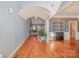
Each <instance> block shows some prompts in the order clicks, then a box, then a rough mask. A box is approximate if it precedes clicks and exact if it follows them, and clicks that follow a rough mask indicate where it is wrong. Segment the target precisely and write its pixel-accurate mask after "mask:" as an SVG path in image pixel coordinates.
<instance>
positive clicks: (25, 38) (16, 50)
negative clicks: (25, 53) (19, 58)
mask: <svg viewBox="0 0 79 59" xmlns="http://www.w3.org/2000/svg"><path fill="white" fill-rule="evenodd" d="M25 40H26V38H25V39H24V41H22V42H21V43H20V44H19V46H18V47H17V48H16V49H15V50H14V51H13V52H12V53H11V54H10V56H8V58H12V56H13V55H14V54H15V53H16V52H17V50H18V49H19V48H20V47H21V46H22V45H23V43H24V42H25Z"/></svg>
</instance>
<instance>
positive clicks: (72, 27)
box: [69, 21, 77, 46]
mask: <svg viewBox="0 0 79 59" xmlns="http://www.w3.org/2000/svg"><path fill="white" fill-rule="evenodd" d="M69 33H70V35H69V36H70V45H71V46H75V44H76V33H77V21H69Z"/></svg>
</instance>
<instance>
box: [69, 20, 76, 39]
mask: <svg viewBox="0 0 79 59" xmlns="http://www.w3.org/2000/svg"><path fill="white" fill-rule="evenodd" d="M70 22H75V23H76V35H75V38H76V39H77V21H71V20H70V21H69V23H68V25H69V39H70Z"/></svg>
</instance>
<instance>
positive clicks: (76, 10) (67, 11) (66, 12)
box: [55, 1, 79, 16]
mask: <svg viewBox="0 0 79 59" xmlns="http://www.w3.org/2000/svg"><path fill="white" fill-rule="evenodd" d="M55 16H79V2H78V1H77V2H75V1H74V2H72V3H71V4H70V5H69V6H68V7H66V8H64V9H63V10H62V11H61V12H59V13H57V14H56V15H55Z"/></svg>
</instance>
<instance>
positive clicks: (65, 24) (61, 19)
mask: <svg viewBox="0 0 79 59" xmlns="http://www.w3.org/2000/svg"><path fill="white" fill-rule="evenodd" d="M70 20H72V21H77V25H78V24H79V22H78V18H52V19H50V23H49V24H50V26H49V29H50V30H49V31H51V30H52V29H51V24H52V22H53V21H56V22H58V21H63V22H64V26H63V27H64V28H63V31H64V32H69V27H68V22H69V21H70ZM77 31H79V26H78V29H77Z"/></svg>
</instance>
